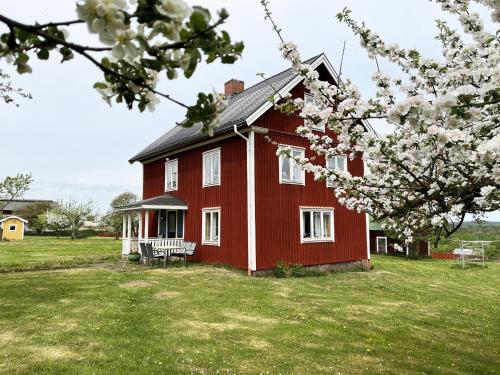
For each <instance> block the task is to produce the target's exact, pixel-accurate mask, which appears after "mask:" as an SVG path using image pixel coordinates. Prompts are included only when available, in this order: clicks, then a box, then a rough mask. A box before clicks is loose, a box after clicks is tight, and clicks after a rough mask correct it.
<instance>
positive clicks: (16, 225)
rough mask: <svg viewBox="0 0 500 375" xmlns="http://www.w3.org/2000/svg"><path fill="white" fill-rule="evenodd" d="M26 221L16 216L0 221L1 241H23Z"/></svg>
mask: <svg viewBox="0 0 500 375" xmlns="http://www.w3.org/2000/svg"><path fill="white" fill-rule="evenodd" d="M26 223H27V221H26V220H24V219H22V218H20V217H18V216H7V217H4V218H3V219H0V229H2V230H1V232H2V240H24V225H25V224H26Z"/></svg>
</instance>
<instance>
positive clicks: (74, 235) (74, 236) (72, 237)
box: [71, 229, 76, 240]
mask: <svg viewBox="0 0 500 375" xmlns="http://www.w3.org/2000/svg"><path fill="white" fill-rule="evenodd" d="M71 239H72V240H74V239H76V230H74V229H73V230H71Z"/></svg>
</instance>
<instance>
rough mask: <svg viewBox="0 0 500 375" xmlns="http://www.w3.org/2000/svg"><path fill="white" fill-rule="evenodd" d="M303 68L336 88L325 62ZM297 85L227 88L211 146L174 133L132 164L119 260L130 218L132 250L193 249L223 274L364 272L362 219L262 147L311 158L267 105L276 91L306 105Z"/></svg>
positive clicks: (283, 77)
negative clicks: (139, 197) (148, 246)
mask: <svg viewBox="0 0 500 375" xmlns="http://www.w3.org/2000/svg"><path fill="white" fill-rule="evenodd" d="M306 63H308V64H311V65H312V66H313V68H315V69H316V70H317V71H318V73H319V74H320V77H321V78H322V79H324V80H329V81H331V82H335V77H336V73H335V71H334V69H333V68H332V66H331V64H330V62H329V61H328V59H327V58H326V56H325V55H324V54H321V55H318V56H316V57H313V58H311V59H309V60H307V61H306ZM301 82H302V78H301V77H299V76H298V75H297V74H295V73H294V72H293V71H292V70H291V69H288V70H285V71H283V72H281V73H278V74H276V75H274V76H272V77H270V78H268V79H266V80H263V81H262V82H260V83H257V84H256V85H254V86H251V87H249V88H247V89H245V88H244V83H243V82H241V81H238V80H231V81H229V82H227V83H226V84H225V95H226V97H227V98H228V106H227V108H226V110H225V111H224V113H223V114H222V118H221V123H220V126H219V127H218V128H217V130H216V131H215V134H214V136H213V137H209V136H206V135H204V134H202V133H200V128H199V127H196V126H195V127H193V128H183V127H181V126H176V127H174V128H173V129H171V130H170V131H168V132H167V133H166V134H165V135H163V136H162V137H160V138H159V139H157V140H156V141H154V142H153V143H152V144H151V145H149V146H148V147H146V148H145V149H144V150H142V151H141V152H140V153H138V154H137V155H136V156H134V157H133V158H132V159H130V163H134V162H140V163H142V165H143V171H144V173H143V199H144V200H143V201H140V202H136V203H134V204H132V205H129V206H128V207H126V209H127V210H128V212H129V215H128V219H125V217H124V235H123V237H124V238H125V239H126V240H125V241H124V245H123V252H124V253H125V254H126V253H127V252H128V251H129V250H130V249H131V248H132V247H131V246H133V244H132V243H133V242H134V240H133V239H131V234H130V233H131V221H132V215H131V214H130V213H131V212H134V211H135V212H138V213H139V214H140V215H141V220H139V227H140V229H139V238H138V240H139V241H147V240H150V239H151V238H165V239H172V240H186V241H194V242H196V243H197V248H196V253H195V255H194V257H193V258H194V259H193V260H194V261H200V262H207V263H223V264H229V265H232V266H234V267H237V268H240V269H246V270H248V272H249V273H252V274H253V273H255V272H259V271H265V270H269V269H272V268H273V267H274V266H275V265H276V264H277V263H278V262H280V261H282V262H285V263H295V264H302V265H304V266H320V267H322V268H330V267H351V266H353V265H356V266H359V265H362V266H363V267H368V266H369V259H370V251H369V236H368V218H367V216H366V215H365V214H358V213H356V212H354V211H350V210H348V209H346V208H344V207H342V206H341V205H340V204H339V203H338V202H337V200H336V198H335V196H334V192H333V189H332V188H330V187H329V186H328V183H327V182H325V181H314V179H313V176H312V175H311V174H305V173H304V172H303V171H302V170H300V169H299V168H296V167H294V163H293V162H292V161H291V160H290V159H288V158H286V157H277V156H276V146H275V145H273V144H272V143H270V142H269V141H268V138H270V139H272V140H274V141H277V142H278V143H280V144H286V145H290V146H292V147H293V152H294V153H296V154H302V155H304V154H305V156H306V157H311V156H313V152H312V151H310V150H309V143H308V141H307V140H305V139H303V138H302V137H300V136H299V135H297V134H296V133H295V129H296V127H297V126H298V125H300V124H301V123H302V121H303V120H302V119H301V118H300V117H298V116H287V115H284V114H282V113H280V112H279V111H276V110H275V109H274V108H273V106H272V103H270V102H269V97H271V96H272V95H273V94H274V90H278V91H279V93H280V94H281V95H284V94H287V93H290V94H291V95H292V96H293V97H301V98H305V99H306V100H314V98H311V96H310V94H308V93H307V92H306V90H305V88H304V86H303V85H302V83H301ZM317 131H318V134H322V133H324V132H325V131H326V132H328V133H329V132H330V130H328V129H326V130H325V129H324V128H318V129H317ZM367 131H371V130H370V129H367ZM329 135H331V136H332V135H333V134H329ZM318 161H319V162H323V163H324V162H326V161H325V160H319V159H318ZM328 163H330V165H332V167H335V168H344V169H345V168H346V169H348V170H349V172H351V174H353V175H362V174H363V173H364V165H363V160H362V159H361V158H357V159H355V160H352V161H351V160H348V158H347V157H346V156H345V155H339V156H337V157H335V158H333V159H331V160H328ZM127 238H128V239H127Z"/></svg>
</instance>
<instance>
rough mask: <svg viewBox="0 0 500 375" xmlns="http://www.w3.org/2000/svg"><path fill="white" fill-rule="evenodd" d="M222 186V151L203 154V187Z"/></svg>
mask: <svg viewBox="0 0 500 375" xmlns="http://www.w3.org/2000/svg"><path fill="white" fill-rule="evenodd" d="M214 185H220V149H219V148H218V149H216V150H211V151H207V152H204V153H203V186H214Z"/></svg>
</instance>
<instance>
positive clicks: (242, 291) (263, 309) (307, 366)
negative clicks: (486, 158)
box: [0, 256, 500, 374]
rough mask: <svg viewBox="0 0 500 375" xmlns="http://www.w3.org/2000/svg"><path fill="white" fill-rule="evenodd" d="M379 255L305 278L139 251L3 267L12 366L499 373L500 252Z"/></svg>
mask: <svg viewBox="0 0 500 375" xmlns="http://www.w3.org/2000/svg"><path fill="white" fill-rule="evenodd" d="M373 264H374V266H375V268H374V270H372V271H371V272H349V273H333V274H329V275H328V276H324V277H310V278H303V279H274V278H251V277H247V276H244V275H243V273H241V272H238V271H232V270H227V269H222V268H215V267H211V266H201V265H191V266H190V267H188V268H187V269H184V268H168V269H166V270H164V269H161V268H156V269H146V268H144V267H141V266H132V265H128V264H126V263H115V264H114V265H113V266H109V265H108V266H106V267H103V266H97V265H93V266H89V267H87V268H75V269H67V270H55V271H54V270H53V271H37V272H14V273H4V274H0V286H1V288H0V373H5V374H42V373H44V374H62V373H64V374H76V373H78V374H177V373H180V374H202V373H203V374H217V373H220V374H258V373H264V374H267V373H269V374H320V373H332V374H337V373H340V374H370V373H385V374H422V373H426V374H431V373H432V374H443V373H448V374H488V373H491V374H493V373H495V372H497V373H498V370H499V369H500V353H499V343H500V313H499V301H500V290H499V285H500V264H489V267H488V268H486V269H471V270H465V271H464V270H457V269H452V268H450V265H451V264H452V262H448V261H437V260H421V261H410V260H406V259H403V258H397V257H388V256H386V257H375V258H374V259H373Z"/></svg>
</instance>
